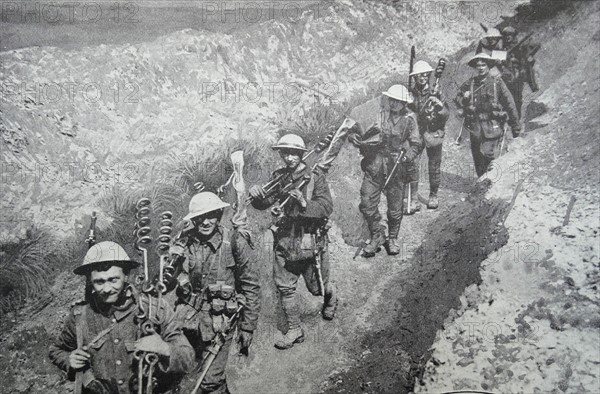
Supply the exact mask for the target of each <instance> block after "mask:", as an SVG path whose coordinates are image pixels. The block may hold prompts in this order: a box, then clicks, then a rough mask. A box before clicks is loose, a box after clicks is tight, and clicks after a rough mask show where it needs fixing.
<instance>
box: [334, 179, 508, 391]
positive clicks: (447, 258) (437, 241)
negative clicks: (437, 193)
mask: <svg viewBox="0 0 600 394" xmlns="http://www.w3.org/2000/svg"><path fill="white" fill-rule="evenodd" d="M490 185H491V183H490V182H489V181H488V182H479V183H476V184H475V185H474V186H473V187H472V189H471V190H470V192H469V194H468V195H467V197H466V198H465V199H464V201H458V202H457V203H455V204H453V205H452V206H451V207H449V209H448V210H446V211H444V212H442V213H440V216H439V217H438V218H437V220H435V221H433V222H431V223H430V224H429V226H428V227H427V229H426V232H425V237H424V239H423V242H422V243H421V244H420V246H419V247H418V248H417V250H416V251H415V254H414V255H413V256H412V257H411V258H410V259H409V260H408V262H407V264H408V265H409V267H410V269H408V270H407V272H404V273H403V274H402V275H401V276H400V275H396V277H395V278H394V279H393V280H391V281H389V282H388V285H386V287H385V289H384V291H383V293H382V294H384V297H383V302H381V303H380V304H379V305H378V306H377V307H376V308H375V309H374V310H373V311H372V312H371V316H372V318H373V319H379V323H380V324H379V329H376V330H374V331H371V332H367V333H365V334H364V336H363V337H362V338H361V339H360V340H359V341H357V343H358V344H357V345H356V346H355V348H354V349H353V353H354V356H355V357H354V359H355V360H356V363H355V364H354V365H353V366H351V367H350V368H348V369H347V370H345V371H343V372H340V373H337V374H335V375H333V376H330V378H329V379H328V381H327V382H326V383H325V384H324V387H325V389H324V392H325V393H336V392H345V393H356V392H373V393H408V392H411V391H413V388H414V386H415V382H417V381H418V380H419V379H420V378H421V377H422V375H423V372H424V366H425V363H426V362H427V360H428V359H429V357H430V354H431V350H430V348H431V346H432V344H433V342H434V340H435V337H436V332H437V331H438V330H439V329H443V328H444V320H445V319H446V318H447V317H448V315H449V313H450V312H451V310H452V309H453V308H458V307H459V306H460V300H459V297H460V296H461V294H462V293H463V292H464V290H465V288H466V287H468V286H470V285H472V284H479V283H481V277H480V274H479V267H480V264H481V262H482V261H484V260H485V259H486V258H487V256H488V255H490V254H491V253H493V252H494V251H496V250H498V249H499V248H501V247H502V246H503V245H505V244H506V242H507V241H508V232H507V230H506V228H504V226H503V225H502V221H503V218H504V215H505V212H506V210H507V205H508V204H507V203H506V202H505V201H503V200H494V199H492V200H487V199H486V198H485V192H486V191H487V189H488V188H489V187H490Z"/></svg>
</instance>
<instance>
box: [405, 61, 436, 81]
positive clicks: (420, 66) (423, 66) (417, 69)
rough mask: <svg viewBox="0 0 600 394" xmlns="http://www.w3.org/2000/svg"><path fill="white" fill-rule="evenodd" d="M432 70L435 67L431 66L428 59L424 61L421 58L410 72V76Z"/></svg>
mask: <svg viewBox="0 0 600 394" xmlns="http://www.w3.org/2000/svg"><path fill="white" fill-rule="evenodd" d="M432 71H433V68H431V66H430V65H429V63H427V62H426V61H423V60H419V61H418V62H416V63H415V65H414V67H413V72H411V73H410V74H409V76H411V77H412V76H413V75H417V74H423V73H430V72H432Z"/></svg>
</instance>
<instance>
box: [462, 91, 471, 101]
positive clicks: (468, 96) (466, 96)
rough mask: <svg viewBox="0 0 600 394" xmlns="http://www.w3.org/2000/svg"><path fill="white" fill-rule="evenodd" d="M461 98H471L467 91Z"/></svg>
mask: <svg viewBox="0 0 600 394" xmlns="http://www.w3.org/2000/svg"><path fill="white" fill-rule="evenodd" d="M463 97H464V98H465V99H466V100H468V99H469V98H470V97H471V92H469V91H468V90H467V91H466V92H464V93H463Z"/></svg>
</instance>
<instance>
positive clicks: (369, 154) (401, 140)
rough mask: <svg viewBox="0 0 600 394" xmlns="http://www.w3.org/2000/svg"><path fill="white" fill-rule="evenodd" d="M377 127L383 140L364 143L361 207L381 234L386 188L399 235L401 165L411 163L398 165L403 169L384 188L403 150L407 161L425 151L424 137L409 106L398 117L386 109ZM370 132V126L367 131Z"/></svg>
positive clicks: (392, 231) (393, 232) (394, 233)
mask: <svg viewBox="0 0 600 394" xmlns="http://www.w3.org/2000/svg"><path fill="white" fill-rule="evenodd" d="M373 127H374V128H376V129H379V131H380V132H381V139H382V141H381V144H379V145H377V146H365V145H361V147H360V151H361V154H362V155H363V159H362V161H361V164H360V165H361V168H362V170H363V172H364V178H363V182H362V185H361V188H360V197H361V200H360V204H359V206H358V208H359V210H360V212H361V213H362V214H363V216H364V218H365V220H366V222H367V225H368V227H369V231H370V233H371V237H372V238H374V237H381V236H382V233H383V231H382V228H381V225H380V222H381V213H380V212H379V202H380V200H381V193H382V191H383V192H384V193H385V194H386V198H387V203H388V211H387V219H388V227H389V237H390V238H393V239H395V238H397V237H398V233H399V232H400V223H401V221H402V216H403V213H402V209H403V201H402V197H403V195H404V182H403V176H402V170H401V167H402V166H405V165H406V164H407V163H402V164H400V167H399V168H398V169H399V170H400V171H398V169H397V170H396V172H395V173H394V174H393V176H392V178H391V180H390V182H389V184H388V185H387V187H386V189H385V190H382V189H383V186H384V184H385V181H386V178H387V176H388V174H389V173H390V172H391V170H392V168H393V167H394V162H395V157H396V156H397V155H398V154H399V153H400V151H401V150H402V149H404V150H405V158H406V161H407V162H412V161H414V160H415V159H416V158H417V157H418V155H419V153H420V152H421V151H422V149H423V140H422V138H421V135H420V134H419V127H418V125H417V118H416V116H415V114H414V113H413V112H412V111H411V110H409V109H408V108H405V110H404V111H403V112H401V113H400V116H399V117H397V118H393V117H392V116H391V113H390V112H382V114H381V116H380V122H379V123H378V125H376V126H373ZM369 132H370V131H369V130H367V133H369Z"/></svg>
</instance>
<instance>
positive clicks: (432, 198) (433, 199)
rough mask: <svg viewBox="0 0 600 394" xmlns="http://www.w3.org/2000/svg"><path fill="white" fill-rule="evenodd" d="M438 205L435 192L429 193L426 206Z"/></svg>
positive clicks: (432, 207) (435, 207) (434, 207)
mask: <svg viewBox="0 0 600 394" xmlns="http://www.w3.org/2000/svg"><path fill="white" fill-rule="evenodd" d="M438 206H439V202H438V196H437V193H433V192H432V193H429V201H427V208H429V209H437V208H438Z"/></svg>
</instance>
